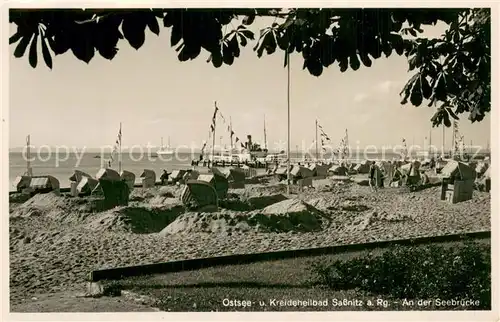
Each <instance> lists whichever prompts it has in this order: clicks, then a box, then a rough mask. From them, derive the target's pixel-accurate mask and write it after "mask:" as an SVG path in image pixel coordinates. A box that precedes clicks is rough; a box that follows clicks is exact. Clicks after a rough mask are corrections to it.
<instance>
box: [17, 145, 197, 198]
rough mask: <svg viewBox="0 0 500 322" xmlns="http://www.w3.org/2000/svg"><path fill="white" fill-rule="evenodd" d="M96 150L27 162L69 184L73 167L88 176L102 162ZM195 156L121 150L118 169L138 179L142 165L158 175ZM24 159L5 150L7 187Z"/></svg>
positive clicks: (187, 163)
mask: <svg viewBox="0 0 500 322" xmlns="http://www.w3.org/2000/svg"><path fill="white" fill-rule="evenodd" d="M98 154H99V153H90V152H89V153H85V154H83V155H82V156H81V158H80V160H79V159H78V157H77V156H76V155H75V154H73V153H72V154H70V155H69V156H66V155H64V154H63V155H62V156H60V157H59V158H56V157H54V156H49V155H48V154H40V155H33V156H32V158H33V159H34V160H33V161H32V162H31V167H32V169H33V175H52V176H54V177H56V178H57V179H58V180H59V182H60V184H61V187H69V177H70V176H71V175H72V174H73V171H74V170H76V169H78V170H80V171H84V172H86V173H88V174H90V175H92V176H94V175H95V174H97V172H98V171H99V169H101V168H102V167H103V165H104V164H105V163H106V160H105V159H107V158H109V157H106V156H105V157H104V158H103V159H100V158H95V156H96V155H98ZM193 157H194V158H198V157H199V155H194V156H193V155H191V154H190V153H186V154H184V155H183V154H179V155H178V157H177V158H175V159H174V158H173V157H166V156H165V157H163V158H161V159H160V158H148V157H142V158H141V155H140V154H137V155H134V154H129V153H123V154H122V169H123V170H127V171H130V172H133V173H134V174H135V175H136V180H137V182H140V178H139V176H140V175H141V174H142V171H143V170H144V169H151V170H154V171H155V172H156V175H157V176H159V175H160V172H161V171H162V170H163V169H166V170H167V171H169V172H170V171H171V170H179V169H187V168H188V167H190V166H191V160H192V158H193ZM26 163H27V162H26V159H25V157H24V156H23V154H22V153H21V152H11V153H9V182H10V187H9V188H10V190H14V186H13V182H14V180H15V178H16V177H17V176H19V175H22V174H24V172H25V171H26ZM111 168H113V169H118V161H115V162H113V163H112V164H111Z"/></svg>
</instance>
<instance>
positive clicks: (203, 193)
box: [181, 180, 218, 209]
mask: <svg viewBox="0 0 500 322" xmlns="http://www.w3.org/2000/svg"><path fill="white" fill-rule="evenodd" d="M181 201H182V203H183V204H184V206H186V208H188V209H199V208H203V207H207V206H213V207H215V208H217V207H218V196H217V191H216V190H215V188H214V186H213V184H211V183H209V182H205V181H200V180H188V181H187V182H186V186H185V187H184V189H183V190H182V193H181Z"/></svg>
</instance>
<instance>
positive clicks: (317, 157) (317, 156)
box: [316, 120, 319, 162]
mask: <svg viewBox="0 0 500 322" xmlns="http://www.w3.org/2000/svg"><path fill="white" fill-rule="evenodd" d="M318 159H319V154H318V120H316V162H318Z"/></svg>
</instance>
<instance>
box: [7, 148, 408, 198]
mask: <svg viewBox="0 0 500 322" xmlns="http://www.w3.org/2000/svg"><path fill="white" fill-rule="evenodd" d="M98 154H99V153H91V152H88V153H84V154H83V155H82V156H81V158H80V159H78V156H77V155H75V154H74V153H71V154H69V155H65V154H62V155H61V156H60V157H59V158H56V157H55V156H54V155H49V154H35V155H32V158H33V159H34V160H33V161H32V162H31V167H32V169H33V175H52V176H54V177H56V178H57V179H58V180H59V182H60V184H61V187H69V177H70V176H71V175H72V174H73V171H74V170H75V169H78V170H80V171H84V172H86V173H88V174H90V175H92V176H94V175H95V174H96V173H97V172H98V171H99V169H100V168H102V167H103V165H104V164H105V163H106V159H107V158H109V156H104V158H103V159H100V158H96V157H95V156H96V155H98ZM290 157H291V158H292V159H295V158H297V159H299V158H301V157H302V155H301V154H300V153H291V155H290ZM366 157H368V158H370V159H381V158H385V159H392V158H397V157H399V155H397V154H392V153H389V152H387V153H386V154H385V155H383V156H382V155H381V154H380V153H372V154H370V153H368V155H367V156H366ZM198 158H199V154H191V153H184V154H183V153H179V154H178V155H177V157H175V158H174V157H166V156H165V157H162V158H153V157H147V156H143V157H142V158H141V155H140V154H133V153H131V154H129V153H123V154H122V169H123V170H127V171H130V172H133V173H134V174H135V175H136V180H137V182H138V183H139V182H140V178H139V176H140V175H141V173H142V171H143V170H144V169H151V170H154V171H155V172H156V174H157V176H159V175H160V173H161V171H163V169H166V170H167V171H169V172H170V171H172V170H180V169H187V168H190V167H191V160H193V159H198ZM350 159H351V160H352V161H354V162H356V161H360V160H363V159H365V156H364V155H362V154H359V155H353V156H351V158H350ZM111 168H113V169H118V162H117V161H115V162H114V163H112V165H111ZM25 171H26V159H25V157H24V155H23V153H21V152H11V153H9V182H10V187H9V190H11V191H12V190H14V186H13V182H14V180H15V178H16V177H17V176H19V175H22V174H24V173H25Z"/></svg>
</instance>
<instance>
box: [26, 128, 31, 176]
mask: <svg viewBox="0 0 500 322" xmlns="http://www.w3.org/2000/svg"><path fill="white" fill-rule="evenodd" d="M26 143H27V144H26V150H27V151H26V156H27V158H26V159H27V160H26V169H27V175H28V176H29V177H32V176H33V171H32V170H31V135H29V134H28V137H27V138H26Z"/></svg>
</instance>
